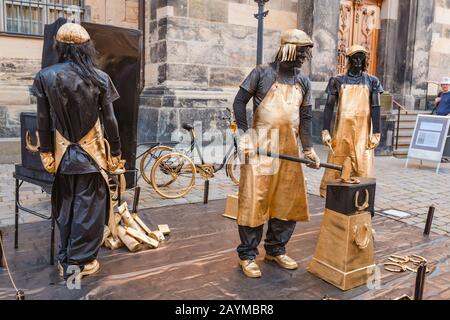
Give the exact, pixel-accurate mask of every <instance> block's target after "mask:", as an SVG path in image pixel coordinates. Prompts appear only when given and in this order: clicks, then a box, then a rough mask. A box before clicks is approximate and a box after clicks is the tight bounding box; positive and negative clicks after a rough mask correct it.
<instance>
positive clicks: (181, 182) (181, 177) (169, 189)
mask: <svg viewBox="0 0 450 320" xmlns="http://www.w3.org/2000/svg"><path fill="white" fill-rule="evenodd" d="M196 173H197V169H196V168H195V164H194V162H192V160H191V159H190V158H189V157H187V156H186V155H184V154H181V153H178V152H172V153H169V154H166V155H163V156H162V157H160V158H159V159H158V160H157V161H156V162H155V164H154V165H153V168H152V171H151V184H152V187H153V189H155V191H156V193H158V194H159V195H160V196H162V197H163V198H166V199H177V198H181V197H183V196H185V195H186V194H188V193H189V191H191V189H192V188H193V187H194V185H195V175H196Z"/></svg>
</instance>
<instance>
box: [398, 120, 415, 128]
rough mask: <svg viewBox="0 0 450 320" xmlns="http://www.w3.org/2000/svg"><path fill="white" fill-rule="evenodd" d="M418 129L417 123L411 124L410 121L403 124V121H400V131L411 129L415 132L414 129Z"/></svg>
mask: <svg viewBox="0 0 450 320" xmlns="http://www.w3.org/2000/svg"><path fill="white" fill-rule="evenodd" d="M415 127H416V122H415V121H413V122H412V121H411V122H408V121H405V122H402V121H400V130H401V129H411V130H414V128H415Z"/></svg>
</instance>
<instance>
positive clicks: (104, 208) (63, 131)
mask: <svg viewBox="0 0 450 320" xmlns="http://www.w3.org/2000/svg"><path fill="white" fill-rule="evenodd" d="M56 49H57V51H58V54H59V63H58V64H55V65H53V66H50V67H47V68H45V69H42V70H41V71H39V72H38V73H37V75H36V77H35V81H34V84H33V87H32V90H31V91H32V93H33V95H35V96H36V97H37V99H38V110H37V114H38V132H39V140H40V155H41V160H42V163H43V165H44V168H45V169H46V170H47V171H48V172H50V173H52V174H55V181H54V185H53V189H52V214H53V216H54V218H55V219H56V223H57V225H58V228H59V233H60V246H59V253H58V265H59V267H60V273H61V275H62V276H64V278H65V279H67V278H68V276H70V274H68V272H73V273H75V274H76V276H77V277H83V276H86V275H90V274H93V273H95V272H96V271H98V270H99V263H98V261H97V259H96V258H97V254H98V251H99V249H100V246H101V244H102V239H103V232H104V227H105V224H107V223H108V221H110V220H108V219H109V218H110V217H111V216H112V215H111V210H112V201H111V195H110V192H109V186H108V175H107V171H109V172H111V171H114V170H115V169H116V168H117V167H118V166H119V164H121V163H122V162H121V160H120V156H121V151H120V149H121V145H120V137H119V130H118V125H117V121H116V118H115V116H114V109H113V105H112V103H113V102H114V101H115V100H117V99H119V94H118V93H117V91H116V88H115V87H114V84H113V83H112V81H111V79H110V78H109V76H108V75H107V74H106V73H104V72H102V71H100V70H98V69H96V68H95V53H96V51H95V48H94V45H93V43H92V42H91V40H90V36H89V34H88V33H87V31H86V30H85V29H84V28H83V27H82V26H80V25H78V24H74V23H66V24H64V25H62V26H61V28H59V31H58V32H57V35H56ZM101 118H102V119H103V123H102V122H101V121H100V119H101ZM103 127H104V129H105V131H106V134H107V138H108V140H109V145H110V153H111V155H112V157H108V156H107V155H108V154H109V153H108V150H107V147H106V144H105V140H104V131H103ZM122 164H123V163H122ZM111 221H112V220H111ZM112 225H114V224H112ZM112 231H114V230H112ZM69 266H72V268H71V269H70V270H69V271H68V269H69ZM75 267H76V268H78V270H77V269H76V268H75Z"/></svg>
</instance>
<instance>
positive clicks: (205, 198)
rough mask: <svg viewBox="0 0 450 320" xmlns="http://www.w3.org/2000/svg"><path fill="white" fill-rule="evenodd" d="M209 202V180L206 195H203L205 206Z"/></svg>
mask: <svg viewBox="0 0 450 320" xmlns="http://www.w3.org/2000/svg"><path fill="white" fill-rule="evenodd" d="M208 202H209V180H205V193H204V194H203V204H208Z"/></svg>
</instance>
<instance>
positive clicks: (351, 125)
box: [320, 84, 375, 197]
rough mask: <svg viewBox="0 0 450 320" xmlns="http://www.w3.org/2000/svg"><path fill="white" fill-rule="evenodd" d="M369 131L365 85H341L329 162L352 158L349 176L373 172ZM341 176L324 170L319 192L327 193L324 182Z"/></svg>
mask: <svg viewBox="0 0 450 320" xmlns="http://www.w3.org/2000/svg"><path fill="white" fill-rule="evenodd" d="M371 133H372V121H371V117H370V91H369V88H368V87H367V86H366V85H348V84H345V85H342V86H341V89H340V92H339V105H338V112H337V116H336V123H335V127H334V132H333V139H332V140H331V146H332V147H333V150H334V153H335V155H333V153H332V152H331V151H330V153H329V154H328V162H329V163H334V164H338V165H342V164H343V163H344V161H345V159H346V158H348V157H350V158H351V161H352V177H370V178H371V177H373V176H374V173H375V172H374V150H369V148H368V147H369V138H370V134H371ZM339 178H340V172H338V171H335V170H329V169H327V170H325V173H324V175H323V178H322V182H321V185H320V195H321V196H322V197H326V192H327V185H328V183H330V182H331V181H333V180H336V179H339Z"/></svg>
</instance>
